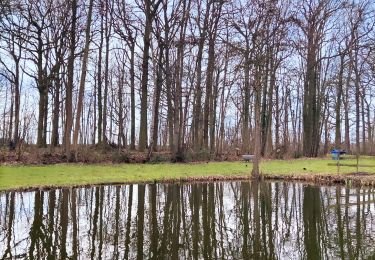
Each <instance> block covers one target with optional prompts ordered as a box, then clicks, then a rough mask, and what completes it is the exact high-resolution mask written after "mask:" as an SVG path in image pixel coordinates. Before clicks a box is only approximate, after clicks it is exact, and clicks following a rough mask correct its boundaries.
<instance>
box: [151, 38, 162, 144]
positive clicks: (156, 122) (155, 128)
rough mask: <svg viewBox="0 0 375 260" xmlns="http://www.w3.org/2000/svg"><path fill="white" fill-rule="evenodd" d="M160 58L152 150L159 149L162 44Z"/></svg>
mask: <svg viewBox="0 0 375 260" xmlns="http://www.w3.org/2000/svg"><path fill="white" fill-rule="evenodd" d="M159 46H160V47H159V58H158V65H157V75H156V88H155V93H154V101H153V103H154V104H153V118H152V140H151V145H152V148H151V149H152V151H156V150H157V144H158V133H159V131H158V130H159V106H160V94H161V89H162V84H163V78H162V75H163V52H164V49H163V47H162V44H160V45H159Z"/></svg>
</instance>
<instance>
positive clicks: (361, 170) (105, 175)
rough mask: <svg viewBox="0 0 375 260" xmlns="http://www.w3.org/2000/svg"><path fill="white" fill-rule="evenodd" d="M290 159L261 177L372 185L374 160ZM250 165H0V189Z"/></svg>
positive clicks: (220, 176)
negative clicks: (338, 161) (357, 162)
mask: <svg viewBox="0 0 375 260" xmlns="http://www.w3.org/2000/svg"><path fill="white" fill-rule="evenodd" d="M339 165H340V166H339V167H338V166H337V162H336V161H333V160H330V159H306V158H304V159H295V160H262V162H261V176H262V178H264V179H281V180H288V181H292V180H298V181H309V182H314V183H318V184H337V183H340V184H350V185H371V186H375V157H361V158H360V160H359V167H358V170H357V165H356V160H355V159H353V158H351V159H344V160H340V164H339ZM251 169H252V164H251V163H246V162H240V161H237V162H205V163H181V164H180V163H176V164H172V163H159V164H149V163H147V164H104V165H95V164H89V165H87V164H55V165H46V166H19V165H18V166H8V165H0V190H33V189H49V188H55V187H56V188H57V187H76V186H86V185H99V184H125V183H154V182H190V181H211V180H245V179H249V178H250V174H251Z"/></svg>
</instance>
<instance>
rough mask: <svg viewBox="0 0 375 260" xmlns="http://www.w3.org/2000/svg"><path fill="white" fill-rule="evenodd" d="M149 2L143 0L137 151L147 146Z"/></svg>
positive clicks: (150, 19)
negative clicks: (139, 115) (139, 114)
mask: <svg viewBox="0 0 375 260" xmlns="http://www.w3.org/2000/svg"><path fill="white" fill-rule="evenodd" d="M151 13H152V10H151V2H150V0H146V1H145V15H146V22H145V31H144V36H143V57H142V79H141V93H142V95H141V120H140V126H139V151H144V150H145V149H146V147H147V142H148V137H147V95H148V89H147V85H148V74H149V71H148V64H149V58H150V57H149V50H150V43H151V31H152V20H153V15H152V14H151Z"/></svg>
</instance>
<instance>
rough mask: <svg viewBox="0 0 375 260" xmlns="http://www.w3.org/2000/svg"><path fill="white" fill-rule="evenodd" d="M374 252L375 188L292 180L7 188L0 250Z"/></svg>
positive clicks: (100, 255)
mask: <svg viewBox="0 0 375 260" xmlns="http://www.w3.org/2000/svg"><path fill="white" fill-rule="evenodd" d="M17 258H22V259H25V258H26V259H374V258H375V189H373V188H363V189H349V188H345V187H316V186H309V185H306V184H301V183H287V182H259V183H256V182H249V181H247V182H215V183H196V184H155V185H123V186H100V187H92V188H74V189H57V190H50V191H36V192H9V193H0V259H17Z"/></svg>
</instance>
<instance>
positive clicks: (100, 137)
mask: <svg viewBox="0 0 375 260" xmlns="http://www.w3.org/2000/svg"><path fill="white" fill-rule="evenodd" d="M100 19H101V20H100V41H99V58H98V75H97V76H98V143H99V144H100V143H101V142H102V140H103V101H102V58H103V54H102V49H103V42H104V18H103V15H101V16H100Z"/></svg>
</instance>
